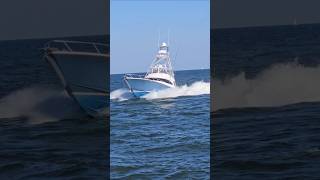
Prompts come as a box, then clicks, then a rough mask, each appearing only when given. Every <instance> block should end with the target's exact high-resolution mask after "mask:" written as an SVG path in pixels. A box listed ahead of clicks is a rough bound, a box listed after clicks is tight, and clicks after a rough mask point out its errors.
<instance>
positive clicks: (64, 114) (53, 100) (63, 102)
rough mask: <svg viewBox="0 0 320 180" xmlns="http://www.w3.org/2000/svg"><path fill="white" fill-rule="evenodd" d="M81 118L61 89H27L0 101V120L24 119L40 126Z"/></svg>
mask: <svg viewBox="0 0 320 180" xmlns="http://www.w3.org/2000/svg"><path fill="white" fill-rule="evenodd" d="M83 116H84V114H83V113H82V111H81V109H80V108H79V106H78V105H77V104H75V102H74V101H73V100H72V99H71V98H70V97H69V96H68V95H67V93H66V92H65V91H64V90H62V89H52V88H50V89H49V88H45V87H29V88H25V89H21V90H18V91H15V92H12V93H11V94H9V95H7V96H5V97H3V98H2V99H0V118H17V117H24V118H27V120H28V122H29V123H31V124H41V123H46V122H52V121H58V120H61V119H67V118H75V117H83Z"/></svg>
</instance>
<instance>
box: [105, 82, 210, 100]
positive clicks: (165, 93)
mask: <svg viewBox="0 0 320 180" xmlns="http://www.w3.org/2000/svg"><path fill="white" fill-rule="evenodd" d="M203 94H210V83H209V82H204V81H197V82H194V83H193V84H191V85H189V86H188V85H183V86H177V87H175V88H168V89H164V90H160V91H153V92H150V93H148V94H146V95H144V96H142V97H141V98H144V99H147V100H152V99H165V98H176V97H180V96H198V95H203ZM131 98H133V96H132V95H131V93H130V92H129V91H128V90H127V89H117V90H115V91H112V92H111V94H110V99H112V100H118V101H124V100H128V99H131Z"/></svg>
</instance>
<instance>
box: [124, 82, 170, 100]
mask: <svg viewBox="0 0 320 180" xmlns="http://www.w3.org/2000/svg"><path fill="white" fill-rule="evenodd" d="M124 82H125V84H126V86H127V87H128V89H129V90H130V92H131V93H132V94H133V95H134V96H135V97H141V96H144V95H146V94H148V93H150V92H152V91H159V90H163V89H168V88H173V87H174V85H171V84H168V83H165V82H162V81H156V80H150V79H145V78H134V77H124Z"/></svg>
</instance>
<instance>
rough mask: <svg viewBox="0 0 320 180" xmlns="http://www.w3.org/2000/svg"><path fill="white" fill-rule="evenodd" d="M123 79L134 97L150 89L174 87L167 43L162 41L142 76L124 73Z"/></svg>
mask: <svg viewBox="0 0 320 180" xmlns="http://www.w3.org/2000/svg"><path fill="white" fill-rule="evenodd" d="M123 80H124V82H125V84H126V86H127V88H128V89H129V91H130V92H131V93H132V94H133V95H134V96H135V97H141V96H144V95H146V94H148V93H150V92H152V91H159V90H163V89H167V88H173V87H175V86H176V81H175V78H174V72H173V69H172V65H171V60H170V54H169V47H168V46H167V44H166V43H162V44H161V45H160V47H159V50H158V53H157V55H156V58H155V60H154V61H153V62H152V64H151V66H150V69H149V71H148V72H147V73H146V74H145V75H144V76H139V75H134V74H125V75H124V78H123Z"/></svg>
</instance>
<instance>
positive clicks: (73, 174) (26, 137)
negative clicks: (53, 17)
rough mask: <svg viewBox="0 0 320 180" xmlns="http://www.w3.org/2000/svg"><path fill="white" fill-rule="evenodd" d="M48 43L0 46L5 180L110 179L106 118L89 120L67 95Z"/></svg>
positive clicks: (0, 162)
mask: <svg viewBox="0 0 320 180" xmlns="http://www.w3.org/2000/svg"><path fill="white" fill-rule="evenodd" d="M59 39H66V40H81V41H95V42H103V43H105V42H106V41H107V40H108V38H107V37H105V36H90V37H76V38H75V37H69V38H68V37H65V38H59ZM49 40H50V39H33V40H15V41H1V42H0V47H1V48H0V142H1V146H0V179H46V178H55V179H76V178H86V179H105V178H106V177H107V175H108V171H107V170H108V166H109V159H108V151H109V145H108V144H109V142H108V138H107V137H108V131H109V130H108V121H107V117H105V118H99V119H94V118H90V117H87V116H86V115H85V114H84V113H83V112H82V111H81V110H80V109H79V107H78V106H77V104H75V103H74V102H73V100H71V98H70V97H69V96H68V95H67V94H66V93H65V92H64V90H63V89H62V87H61V84H60V81H59V79H58V77H57V76H56V74H55V73H54V71H53V69H52V68H51V67H50V66H49V64H48V63H47V62H46V61H45V60H44V59H43V51H42V50H41V48H43V46H44V44H45V43H46V42H48V41H49Z"/></svg>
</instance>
